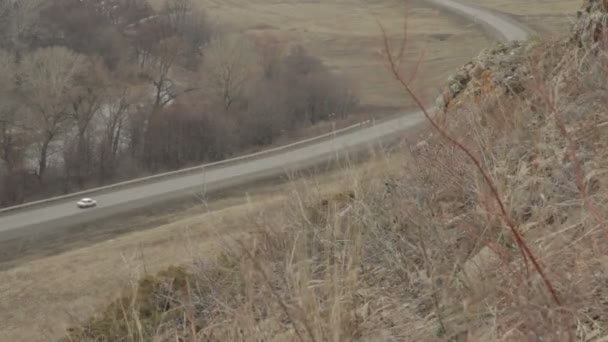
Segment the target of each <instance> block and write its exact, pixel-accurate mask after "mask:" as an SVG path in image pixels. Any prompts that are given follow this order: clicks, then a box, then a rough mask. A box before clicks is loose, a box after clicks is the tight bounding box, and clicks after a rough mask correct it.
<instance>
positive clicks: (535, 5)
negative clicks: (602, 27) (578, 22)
mask: <svg viewBox="0 0 608 342" xmlns="http://www.w3.org/2000/svg"><path fill="white" fill-rule="evenodd" d="M463 2H464V3H468V4H473V5H478V6H483V7H486V8H490V9H493V10H496V11H499V12H501V13H504V14H507V15H510V16H513V17H515V18H517V20H518V21H520V22H523V23H526V24H527V25H528V26H529V27H530V28H532V29H533V30H535V31H537V32H538V33H540V34H542V35H544V36H558V35H561V34H564V33H566V32H567V31H568V30H569V28H570V23H571V22H572V21H573V20H574V19H575V16H576V10H577V9H578V8H579V7H580V5H581V1H579V0H463Z"/></svg>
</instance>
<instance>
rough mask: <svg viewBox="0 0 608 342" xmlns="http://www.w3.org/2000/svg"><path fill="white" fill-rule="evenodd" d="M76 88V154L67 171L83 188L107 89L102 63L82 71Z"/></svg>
mask: <svg viewBox="0 0 608 342" xmlns="http://www.w3.org/2000/svg"><path fill="white" fill-rule="evenodd" d="M74 76H75V77H74V88H73V96H72V99H71V100H72V102H71V105H70V108H69V109H68V115H69V116H70V119H71V121H72V122H73V125H74V127H75V130H76V132H75V133H76V138H75V139H74V143H75V148H74V152H75V153H74V154H73V155H72V156H71V157H72V158H71V163H70V166H71V168H69V169H68V170H67V171H68V172H69V173H74V174H75V177H76V181H77V183H78V186H79V187H83V186H84V180H85V178H86V176H87V175H88V173H89V172H90V169H91V163H92V158H91V146H90V145H91V144H90V143H89V141H90V137H89V131H90V125H91V122H92V121H93V118H94V117H95V115H97V114H99V112H100V109H101V106H102V104H103V100H104V98H105V94H106V91H107V88H108V86H109V79H108V72H107V70H106V69H105V67H104V66H103V63H102V62H101V61H100V60H95V59H89V60H87V61H86V63H84V65H83V67H82V70H81V71H80V72H79V73H77V74H75V75H74Z"/></svg>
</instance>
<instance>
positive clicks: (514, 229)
mask: <svg viewBox="0 0 608 342" xmlns="http://www.w3.org/2000/svg"><path fill="white" fill-rule="evenodd" d="M378 25H379V26H380V30H381V32H382V38H383V47H384V52H385V53H386V58H387V61H388V66H389V70H390V72H391V73H392V75H393V76H394V77H395V79H396V80H397V81H398V82H399V84H400V85H401V87H402V89H403V90H404V92H405V93H406V95H408V96H409V97H411V98H412V100H413V101H414V103H415V104H416V106H417V107H418V108H419V109H420V110H421V111H422V113H423V114H424V116H425V118H426V120H427V121H428V122H429V123H430V124H431V125H432V127H433V128H434V129H435V130H436V131H437V132H438V133H439V134H440V135H441V136H442V137H443V138H444V139H446V140H447V141H448V142H449V143H450V144H452V145H454V146H456V147H457V148H458V149H459V150H461V151H462V152H464V153H465V154H466V155H467V157H468V158H469V159H470V160H471V162H473V164H474V166H475V168H476V169H477V170H478V171H479V173H480V174H481V175H482V177H483V179H484V181H485V182H486V184H487V186H488V187H489V188H490V191H491V194H492V197H493V198H494V200H495V201H496V203H497V204H498V207H499V209H500V212H501V215H502V217H503V219H504V220H505V222H506V223H507V225H508V226H509V229H510V231H511V233H512V234H513V237H514V239H515V241H516V243H517V246H518V248H519V249H520V251H521V253H522V256H523V259H524V262H525V263H526V264H527V259H528V258H529V259H530V261H531V262H532V264H533V266H534V269H535V270H536V272H538V274H539V275H540V276H541V278H542V280H543V282H544V284H545V287H546V288H547V290H548V291H549V293H550V294H551V297H552V298H553V300H554V301H555V303H556V304H557V305H560V306H561V301H560V299H559V297H558V295H557V291H556V290H555V288H554V286H553V284H552V283H551V281H550V280H549V278H548V276H547V275H546V274H545V271H544V269H543V267H542V266H541V265H540V263H539V262H538V260H537V258H536V256H535V255H534V253H532V251H531V250H530V248H529V247H528V245H527V243H526V242H525V240H524V239H523V236H522V235H521V233H520V232H519V229H518V225H517V223H516V222H515V220H513V218H512V217H511V215H510V214H509V212H508V211H507V208H506V206H505V204H504V202H503V200H502V198H501V195H500V193H499V192H498V188H497V187H496V185H495V184H494V181H493V180H492V178H491V177H490V175H489V174H488V172H487V171H486V170H485V169H484V168H483V166H482V165H481V162H480V161H479V160H478V159H477V157H475V156H474V155H473V153H472V152H471V151H470V150H469V149H468V148H467V147H465V146H464V145H463V144H462V143H460V142H459V141H458V140H457V139H456V138H454V137H452V136H451V135H450V134H449V133H448V132H447V131H446V130H445V129H443V128H442V127H440V126H439V125H438V124H437V123H436V122H435V120H434V119H433V118H432V117H431V115H430V113H429V110H428V109H427V107H426V106H425V105H424V104H423V103H422V100H421V99H420V97H419V96H418V95H417V94H416V93H415V92H414V90H413V89H412V87H411V85H410V82H408V81H406V80H405V78H404V77H403V75H401V72H400V71H399V65H398V63H397V62H396V61H395V59H394V57H393V51H392V48H391V44H390V42H389V38H388V35H387V32H386V29H385V28H384V26H383V25H382V24H381V23H380V22H378Z"/></svg>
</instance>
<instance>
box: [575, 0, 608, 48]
mask: <svg viewBox="0 0 608 342" xmlns="http://www.w3.org/2000/svg"><path fill="white" fill-rule="evenodd" d="M607 33H608V0H585V1H584V2H583V7H582V8H581V9H580V10H578V12H577V20H576V23H575V24H574V27H573V28H572V40H573V42H575V43H577V44H578V46H579V47H587V48H589V47H592V46H593V45H595V44H596V43H598V42H600V43H602V44H603V45H606V43H607V39H608V37H607Z"/></svg>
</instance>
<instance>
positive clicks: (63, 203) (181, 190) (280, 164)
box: [0, 0, 528, 241]
mask: <svg viewBox="0 0 608 342" xmlns="http://www.w3.org/2000/svg"><path fill="white" fill-rule="evenodd" d="M427 2H428V3H430V4H433V5H435V6H440V7H442V8H443V9H444V10H447V11H451V12H453V13H455V14H458V15H462V16H465V17H467V18H468V19H469V20H473V21H475V22H477V23H479V24H481V25H482V26H484V27H486V28H487V29H491V30H493V33H496V34H499V35H500V37H501V38H502V39H503V40H508V41H511V40H525V39H526V38H527V37H528V33H527V31H526V29H525V28H524V27H523V26H521V25H520V24H518V23H515V22H513V21H511V20H509V19H507V18H504V17H502V16H499V15H497V14H494V13H493V12H490V11H488V10H485V9H482V8H478V7H473V6H468V5H464V4H461V3H459V2H456V1H453V0H427ZM422 119H423V116H422V113H420V112H414V113H404V115H403V116H400V117H397V118H395V119H391V120H388V121H385V122H382V123H379V124H376V125H373V126H371V127H367V128H363V129H358V130H355V131H353V132H350V133H346V134H344V135H341V136H337V137H335V138H333V139H331V140H329V141H321V142H317V143H314V144H310V145H307V146H303V147H299V148H297V149H293V150H289V151H284V152H280V153H276V154H273V155H271V156H267V157H263V158H258V159H254V160H245V161H242V162H238V163H234V164H229V165H226V166H219V167H217V168H211V169H209V170H207V171H204V172H202V171H201V172H198V173H190V174H187V175H183V176H179V177H171V178H166V179H160V180H158V181H155V182H150V183H144V184H139V185H133V186H129V187H124V188H119V189H116V190H113V191H107V192H100V193H98V194H95V193H93V194H88V195H87V197H93V198H94V199H96V200H97V202H98V206H97V208H94V209H87V210H81V209H78V208H77V207H76V201H75V200H74V199H66V200H57V201H51V202H50V203H48V204H45V205H43V206H33V207H31V208H24V209H19V210H14V211H8V212H6V213H4V214H2V215H1V216H0V241H7V240H10V239H16V238H22V237H27V236H29V235H31V234H37V233H41V232H50V231H51V230H53V229H55V228H61V227H65V226H68V225H75V224H80V223H86V222H91V221H94V220H99V219H103V218H104V217H109V216H111V215H115V214H118V213H124V212H127V211H129V210H133V209H136V208H140V207H144V206H147V205H151V204H154V203H160V202H163V201H167V200H169V199H173V198H177V197H181V196H184V195H187V194H192V193H195V192H198V191H200V190H203V189H206V190H219V189H222V188H225V187H228V186H234V185H239V184H245V183H247V182H251V181H254V180H257V179H260V178H262V177H268V176H272V175H279V174H284V173H285V171H286V170H288V169H297V168H303V167H307V166H312V165H314V164H317V163H319V162H321V161H323V160H328V159H330V158H331V157H332V156H334V155H335V154H336V153H338V152H344V151H348V150H352V149H358V148H362V147H365V146H366V145H369V144H373V143H376V142H378V141H381V140H384V139H386V138H388V137H391V136H393V137H394V136H395V135H397V134H399V132H402V131H404V130H405V129H407V128H411V127H413V126H415V125H417V124H419V123H421V122H422Z"/></svg>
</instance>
